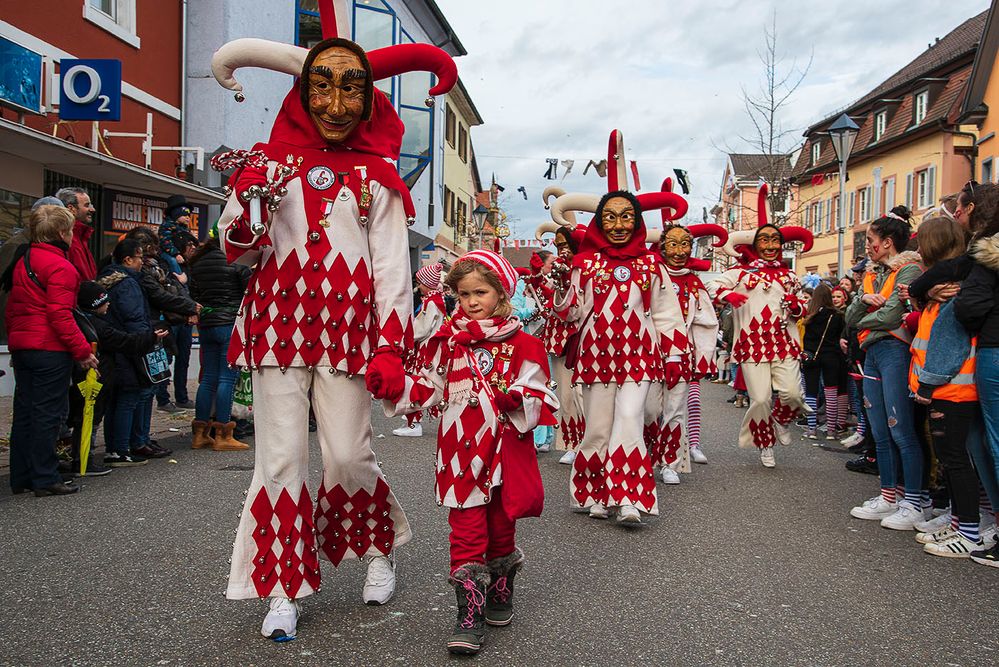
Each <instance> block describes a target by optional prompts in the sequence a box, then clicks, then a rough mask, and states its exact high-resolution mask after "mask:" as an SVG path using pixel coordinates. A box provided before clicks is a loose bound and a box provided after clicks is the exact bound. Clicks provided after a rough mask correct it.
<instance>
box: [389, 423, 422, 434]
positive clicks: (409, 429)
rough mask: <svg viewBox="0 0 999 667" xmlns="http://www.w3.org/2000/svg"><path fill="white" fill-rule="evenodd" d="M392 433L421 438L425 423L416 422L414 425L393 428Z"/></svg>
mask: <svg viewBox="0 0 999 667" xmlns="http://www.w3.org/2000/svg"><path fill="white" fill-rule="evenodd" d="M392 435H397V436H399V437H400V438H420V437H422V436H423V424H422V423H420V422H416V423H415V424H413V425H412V426H400V427H399V428H397V429H392Z"/></svg>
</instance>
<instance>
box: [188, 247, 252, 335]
mask: <svg viewBox="0 0 999 667" xmlns="http://www.w3.org/2000/svg"><path fill="white" fill-rule="evenodd" d="M187 276H188V280H189V283H188V284H189V285H190V288H191V297H192V298H193V299H194V300H195V301H197V302H198V303H200V304H201V307H202V309H201V315H200V317H199V319H198V326H201V327H220V326H227V325H231V324H233V323H234V322H235V321H236V313H237V312H239V306H240V304H241V303H242V302H243V291H244V290H245V289H246V285H247V283H248V282H249V280H250V267H248V266H244V265H243V264H230V263H229V262H228V261H227V260H226V256H225V253H224V252H222V250H221V249H220V248H212V249H211V250H208V251H206V252H205V254H204V255H202V256H201V257H199V258H198V259H197V261H195V262H194V263H193V264H191V265H190V266H189V267H188V269H187Z"/></svg>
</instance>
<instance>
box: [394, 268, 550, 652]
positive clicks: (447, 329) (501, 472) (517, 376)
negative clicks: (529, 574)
mask: <svg viewBox="0 0 999 667" xmlns="http://www.w3.org/2000/svg"><path fill="white" fill-rule="evenodd" d="M462 262H478V263H479V264H481V265H483V266H485V267H486V268H487V269H489V270H490V271H492V272H493V273H495V274H496V275H497V276H498V277H499V279H500V284H501V285H502V286H503V289H504V291H505V292H506V296H507V298H508V299H509V297H510V296H511V295H512V294H513V292H514V289H515V286H516V282H517V273H516V271H515V270H514V269H513V267H512V266H511V265H510V263H509V262H508V261H507V260H505V259H503V258H502V257H500V256H499V255H497V254H495V253H493V252H490V251H488V250H475V251H472V252H470V253H468V254H466V255H464V256H462V257H461V258H460V259H459V260H458V262H457V263H456V264H455V266H456V267H457V266H458V265H459V264H460V263H462ZM438 404H439V405H440V406H441V409H442V415H441V421H440V428H439V431H438V435H437V457H436V464H435V470H436V484H435V494H436V496H437V504H438V505H442V506H444V507H448V508H450V514H449V517H448V522H449V523H450V525H451V537H450V541H451V566H450V573H451V582H452V584H454V586H455V588H456V591H457V596H458V608H459V609H458V610H459V615H458V625H457V626H456V628H455V635H454V636H453V637H452V641H450V642H449V648H451V649H452V650H453V651H455V652H474V650H478V649H477V645H478V644H477V643H476V642H479V643H480V642H481V637H482V629H483V628H482V623H483V620H484V621H485V622H486V623H489V624H492V625H505V624H506V623H508V622H509V620H510V617H512V584H513V575H514V574H515V573H516V570H517V569H519V567H520V565H521V563H522V562H523V553H522V552H521V551H520V549H518V548H517V547H516V544H515V528H516V520H517V519H518V518H521V517H525V516H540V514H541V509H542V506H543V503H544V487H543V486H542V483H541V474H540V472H539V470H538V463H537V457H536V455H535V453H534V447H533V443H532V440H531V431H532V430H533V429H534V428H535V427H536V426H538V425H539V424H554V423H555V418H554V414H553V413H554V412H555V411H556V410H558V399H557V398H556V397H555V394H554V392H553V391H552V389H551V388H550V386H549V377H548V360H547V355H546V354H545V350H544V347H543V346H542V344H541V341H539V340H538V339H537V338H534V337H533V336H531V335H529V334H527V333H524V331H523V330H522V325H521V322H520V320H518V319H517V318H515V317H506V318H504V317H491V318H487V319H484V320H473V319H471V318H470V317H469V316H468V315H466V314H465V313H464V312H462V311H461V310H460V309H459V310H457V311H456V312H455V313H454V315H453V316H452V319H451V321H450V322H448V323H447V324H445V325H444V326H443V327H442V328H441V329H440V330H439V331H438V332H436V333H435V334H434V335H433V336H432V337H431V338H430V340H429V341H428V343H427V348H426V353H425V354H424V356H423V363H422V366H421V368H420V372H419V374H413V375H409V376H407V378H406V385H405V390H404V391H403V393H402V395H401V397H400V398H399V399H398V400H396V401H384V407H385V413H386V415H388V416H393V415H398V414H402V413H405V412H407V411H409V410H413V409H425V408H428V407H430V406H434V405H438ZM483 602H484V603H485V607H483ZM507 614H509V616H508V615H507ZM473 645H474V646H473ZM463 647H464V648H463ZM473 648H474V650H473ZM466 649H467V650H466Z"/></svg>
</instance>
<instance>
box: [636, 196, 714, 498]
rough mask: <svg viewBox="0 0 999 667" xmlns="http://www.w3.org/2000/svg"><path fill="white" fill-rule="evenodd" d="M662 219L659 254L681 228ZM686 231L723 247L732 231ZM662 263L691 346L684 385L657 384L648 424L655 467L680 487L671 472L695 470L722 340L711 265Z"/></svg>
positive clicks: (652, 236) (655, 235)
mask: <svg viewBox="0 0 999 667" xmlns="http://www.w3.org/2000/svg"><path fill="white" fill-rule="evenodd" d="M662 190H663V192H672V191H673V182H672V179H669V178H667V179H666V180H665V181H664V182H663V186H662ZM662 218H663V225H664V230H663V231H662V232H660V231H659V230H650V232H649V241H650V242H652V243H656V244H657V246H656V250H657V251H658V250H659V247H658V244H659V243H660V235H662V242H666V235H667V232H668V231H669V230H670V229H675V228H677V225H673V219H674V216H672V215H670V211H669V210H668V209H663V211H662ZM681 229H684V230H685V231H686V233H687V234H688V235H689V237H690V238H691V240H693V239H697V238H701V237H704V236H715V237H717V238H718V240H717V241H716V242H715V243H714V245H715V247H721V246H723V245H725V243H726V242H727V241H728V232H727V231H726V230H725V229H724V228H723V227H721V226H719V225H712V224H698V225H689V226H687V227H684V228H681ZM663 261H664V266H665V267H666V271H667V273H669V277H670V279H671V280H672V281H673V289H674V290H675V291H676V295H677V298H678V300H679V302H680V310H681V311H682V313H683V322H684V330H685V331H686V333H687V341H688V343H689V346H690V347H689V354H687V356H686V357H685V358H684V375H683V377H682V378H681V380H680V382H678V383H677V385H676V386H675V387H673V388H672V389H666V388H665V387H663V385H662V384H661V383H657V384H655V385H653V387H652V390H651V391H650V392H649V398H648V404H647V406H646V418H647V419H650V418H651V420H652V421H651V422H650V423H648V424H647V425H646V431H645V432H646V442H647V443H648V444H649V450H650V453H651V456H652V464H653V465H656V466H660V467H661V468H663V479H664V481H670V482H672V483H674V484H675V483H677V477H676V476H675V475H674V474H672V473H675V472H684V473H686V472H690V458H691V451H690V450H691V446H692V445H693V446H694V447H697V446H698V445H699V442H700V437H699V436H700V428H701V423H700V419H701V417H700V414H701V391H700V381H701V378H703V377H705V376H708V375H711V374H714V373H716V372H717V368H716V366H715V357H714V352H715V344H716V342H717V340H718V317H717V315H716V314H715V309H714V306H713V305H712V303H711V297H710V296H709V295H708V292H707V289H706V288H705V287H704V283H702V282H701V279H700V278H699V277H698V275H697V273H698V272H700V271H707V270H710V268H711V262H709V261H708V260H704V259H697V258H695V257H690V256H688V257H687V261H686V262H685V263H684V265H683V266H682V267H680V268H674V267H672V266H670V264H669V261H668V258H666V257H663ZM704 460H706V459H704V458H702V461H704ZM666 468H669V469H670V470H666ZM671 471H672V472H671Z"/></svg>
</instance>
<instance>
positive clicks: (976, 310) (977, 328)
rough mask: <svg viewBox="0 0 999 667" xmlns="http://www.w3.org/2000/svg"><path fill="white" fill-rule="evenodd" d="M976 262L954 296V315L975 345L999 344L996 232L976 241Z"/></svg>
mask: <svg viewBox="0 0 999 667" xmlns="http://www.w3.org/2000/svg"><path fill="white" fill-rule="evenodd" d="M972 254H973V255H974V257H975V260H976V263H975V266H974V267H972V269H971V273H969V274H968V277H967V278H965V279H964V282H963V283H961V291H960V293H958V295H957V296H956V297H954V315H955V317H957V321H958V322H960V323H961V324H962V325H963V326H964V328H965V329H967V331H968V333H969V334H971V335H977V336H978V347H999V235H996V236H990V237H988V238H984V239H980V240H979V241H977V242H976V243H975V244H974V246H973V249H972Z"/></svg>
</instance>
